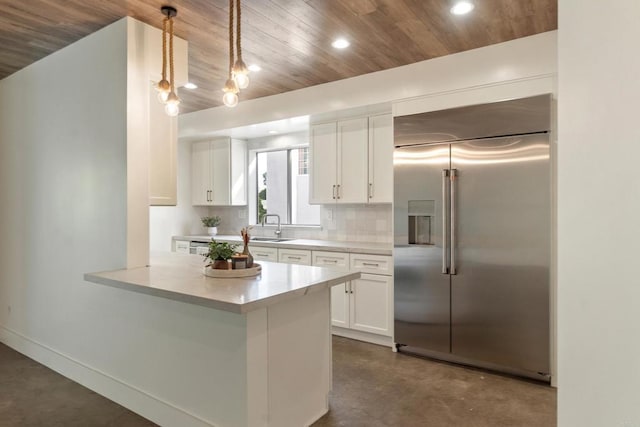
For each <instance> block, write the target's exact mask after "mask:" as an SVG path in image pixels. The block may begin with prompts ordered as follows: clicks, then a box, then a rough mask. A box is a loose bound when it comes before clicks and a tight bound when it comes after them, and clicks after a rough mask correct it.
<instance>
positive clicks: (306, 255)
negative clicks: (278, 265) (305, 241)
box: [278, 249, 311, 265]
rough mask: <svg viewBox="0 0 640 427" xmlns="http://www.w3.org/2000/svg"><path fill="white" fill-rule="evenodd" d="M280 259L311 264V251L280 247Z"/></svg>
mask: <svg viewBox="0 0 640 427" xmlns="http://www.w3.org/2000/svg"><path fill="white" fill-rule="evenodd" d="M278 261H279V262H286V263H288V264H302V265H311V251H304V250H300V249H278Z"/></svg>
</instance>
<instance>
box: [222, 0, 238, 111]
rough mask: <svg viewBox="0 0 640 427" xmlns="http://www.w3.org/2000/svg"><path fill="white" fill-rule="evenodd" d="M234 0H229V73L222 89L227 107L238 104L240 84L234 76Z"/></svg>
mask: <svg viewBox="0 0 640 427" xmlns="http://www.w3.org/2000/svg"><path fill="white" fill-rule="evenodd" d="M233 2H234V0H229V75H228V77H227V81H226V82H225V84H224V88H222V91H223V92H224V95H223V96H222V102H223V103H224V105H226V106H227V107H235V106H236V105H238V92H239V90H238V85H237V84H236V81H235V79H234V78H233V57H234V55H233Z"/></svg>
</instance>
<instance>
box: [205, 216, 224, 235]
mask: <svg viewBox="0 0 640 427" xmlns="http://www.w3.org/2000/svg"><path fill="white" fill-rule="evenodd" d="M201 220H202V225H204V226H205V227H207V234H209V236H215V235H216V234H218V225H220V221H221V219H220V217H219V216H203V217H202V218H201Z"/></svg>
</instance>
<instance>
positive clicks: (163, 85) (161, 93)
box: [156, 80, 171, 104]
mask: <svg viewBox="0 0 640 427" xmlns="http://www.w3.org/2000/svg"><path fill="white" fill-rule="evenodd" d="M156 91H157V92H158V101H160V102H162V103H163V104H164V103H165V102H167V98H168V97H169V93H170V92H171V84H170V83H169V82H168V81H167V80H160V81H159V82H158V84H157V85H156Z"/></svg>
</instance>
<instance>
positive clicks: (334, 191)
mask: <svg viewBox="0 0 640 427" xmlns="http://www.w3.org/2000/svg"><path fill="white" fill-rule="evenodd" d="M333 198H334V199H335V198H336V185H335V184H333Z"/></svg>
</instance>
